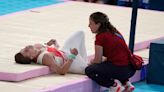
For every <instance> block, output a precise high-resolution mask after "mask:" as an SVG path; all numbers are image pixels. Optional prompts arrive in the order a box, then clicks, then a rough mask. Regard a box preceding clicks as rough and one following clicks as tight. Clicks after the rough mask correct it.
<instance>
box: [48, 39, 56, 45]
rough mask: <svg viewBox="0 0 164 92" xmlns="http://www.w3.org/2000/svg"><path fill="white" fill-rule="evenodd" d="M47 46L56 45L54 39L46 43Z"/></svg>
mask: <svg viewBox="0 0 164 92" xmlns="http://www.w3.org/2000/svg"><path fill="white" fill-rule="evenodd" d="M46 44H47V45H48V46H51V45H53V44H56V39H51V40H49V41H48V42H47V43H46Z"/></svg>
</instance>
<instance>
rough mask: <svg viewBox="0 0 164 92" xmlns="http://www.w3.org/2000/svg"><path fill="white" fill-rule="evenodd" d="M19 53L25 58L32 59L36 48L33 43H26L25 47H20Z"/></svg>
mask: <svg viewBox="0 0 164 92" xmlns="http://www.w3.org/2000/svg"><path fill="white" fill-rule="evenodd" d="M20 53H21V54H22V55H23V56H24V57H27V58H30V59H34V58H35V54H36V49H35V48H34V46H33V45H28V46H26V47H25V48H23V49H21V51H20Z"/></svg>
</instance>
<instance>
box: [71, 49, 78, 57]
mask: <svg viewBox="0 0 164 92" xmlns="http://www.w3.org/2000/svg"><path fill="white" fill-rule="evenodd" d="M70 52H71V54H74V55H76V56H77V54H78V51H77V49H76V48H73V49H70Z"/></svg>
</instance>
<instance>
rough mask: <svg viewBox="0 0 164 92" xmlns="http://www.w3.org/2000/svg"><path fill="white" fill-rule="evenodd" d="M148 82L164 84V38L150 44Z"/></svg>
mask: <svg viewBox="0 0 164 92" xmlns="http://www.w3.org/2000/svg"><path fill="white" fill-rule="evenodd" d="M149 54H150V55H149V64H148V68H147V83H154V84H164V39H163V40H159V41H156V42H152V43H151V44H150V53H149Z"/></svg>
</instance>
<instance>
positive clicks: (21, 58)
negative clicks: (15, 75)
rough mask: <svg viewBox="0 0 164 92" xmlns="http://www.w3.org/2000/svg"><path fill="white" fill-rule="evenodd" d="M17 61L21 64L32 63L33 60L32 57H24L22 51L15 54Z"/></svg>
mask: <svg viewBox="0 0 164 92" xmlns="http://www.w3.org/2000/svg"><path fill="white" fill-rule="evenodd" d="M15 61H16V63H19V64H30V63H31V62H32V60H31V59H29V58H27V57H24V56H23V55H22V54H21V53H20V52H19V53H17V54H15Z"/></svg>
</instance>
